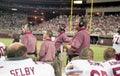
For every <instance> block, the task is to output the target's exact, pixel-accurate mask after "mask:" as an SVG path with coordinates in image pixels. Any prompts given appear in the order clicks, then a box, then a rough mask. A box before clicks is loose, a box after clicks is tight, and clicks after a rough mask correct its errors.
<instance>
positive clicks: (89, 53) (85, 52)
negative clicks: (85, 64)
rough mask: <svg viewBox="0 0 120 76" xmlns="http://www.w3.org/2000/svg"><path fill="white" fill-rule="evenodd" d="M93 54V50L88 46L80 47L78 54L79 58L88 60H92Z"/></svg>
mask: <svg viewBox="0 0 120 76" xmlns="http://www.w3.org/2000/svg"><path fill="white" fill-rule="evenodd" d="M93 56H94V53H93V50H92V49H90V48H84V49H82V50H81V52H80V55H79V57H80V59H88V60H93Z"/></svg>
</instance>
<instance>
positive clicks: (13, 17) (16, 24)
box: [0, 12, 27, 33]
mask: <svg viewBox="0 0 120 76" xmlns="http://www.w3.org/2000/svg"><path fill="white" fill-rule="evenodd" d="M26 18H27V16H26V15H25V14H18V13H14V14H9V13H2V12H0V30H1V32H6V31H7V32H9V33H14V32H15V33H16V32H19V30H21V26H22V25H23V23H24V22H25V20H26Z"/></svg>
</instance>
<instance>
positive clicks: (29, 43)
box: [21, 32, 37, 53]
mask: <svg viewBox="0 0 120 76" xmlns="http://www.w3.org/2000/svg"><path fill="white" fill-rule="evenodd" d="M21 42H22V43H23V44H24V45H25V46H26V47H27V52H28V53H34V52H35V51H36V50H37V39H36V37H35V36H34V35H33V34H32V33H31V32H27V33H25V34H24V35H23V36H22V38H21Z"/></svg>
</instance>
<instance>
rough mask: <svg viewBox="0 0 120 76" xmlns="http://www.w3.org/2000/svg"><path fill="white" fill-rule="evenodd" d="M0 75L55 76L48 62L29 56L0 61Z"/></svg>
mask: <svg viewBox="0 0 120 76" xmlns="http://www.w3.org/2000/svg"><path fill="white" fill-rule="evenodd" d="M0 75H1V76H55V75H54V69H53V67H52V66H51V65H50V64H46V63H43V62H34V61H33V60H32V59H31V58H28V59H24V60H14V61H13V60H9V61H4V62H2V63H0Z"/></svg>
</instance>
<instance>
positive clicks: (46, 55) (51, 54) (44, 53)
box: [39, 30, 56, 63]
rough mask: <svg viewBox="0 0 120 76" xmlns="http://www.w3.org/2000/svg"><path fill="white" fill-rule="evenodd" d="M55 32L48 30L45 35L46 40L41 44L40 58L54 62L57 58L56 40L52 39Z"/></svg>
mask: <svg viewBox="0 0 120 76" xmlns="http://www.w3.org/2000/svg"><path fill="white" fill-rule="evenodd" d="M52 35H53V33H52V31H50V30H48V31H47V32H46V33H44V35H43V39H44V41H43V42H42V44H41V48H40V51H39V60H40V61H43V62H48V63H49V62H50V63H52V62H53V61H54V59H55V53H56V48H55V44H54V42H53V41H52V40H51V37H52Z"/></svg>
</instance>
